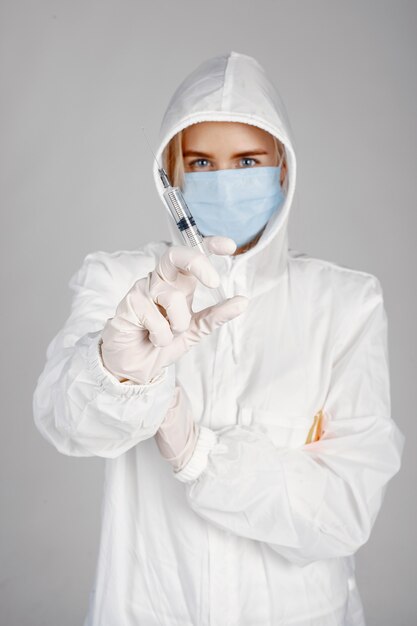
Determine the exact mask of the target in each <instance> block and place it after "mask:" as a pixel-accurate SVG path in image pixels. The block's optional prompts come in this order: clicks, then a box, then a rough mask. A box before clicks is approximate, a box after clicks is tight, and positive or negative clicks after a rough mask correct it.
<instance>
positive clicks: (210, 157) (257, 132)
mask: <svg viewBox="0 0 417 626" xmlns="http://www.w3.org/2000/svg"><path fill="white" fill-rule="evenodd" d="M182 153H183V159H184V170H185V171H186V172H209V171H213V170H227V169H234V168H246V167H266V166H276V165H278V163H277V160H276V152H275V144H274V140H273V138H272V135H270V134H269V133H267V132H266V131H264V130H262V129H261V128H257V127H256V126H251V125H249V124H241V123H239V122H200V123H198V124H192V125H191V126H188V127H187V128H186V129H184V131H183V140H182ZM284 178H285V162H284V163H283V164H282V169H281V183H283V181H284Z"/></svg>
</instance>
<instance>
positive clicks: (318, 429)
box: [306, 409, 324, 443]
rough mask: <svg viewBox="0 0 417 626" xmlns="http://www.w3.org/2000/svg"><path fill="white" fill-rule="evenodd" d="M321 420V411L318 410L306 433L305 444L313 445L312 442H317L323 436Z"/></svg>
mask: <svg viewBox="0 0 417 626" xmlns="http://www.w3.org/2000/svg"><path fill="white" fill-rule="evenodd" d="M323 420H324V413H323V410H322V409H320V411H318V412H317V413H316V414H315V416H314V420H313V424H312V426H311V428H310V430H309V431H308V435H307V439H306V443H313V442H314V441H318V440H319V439H320V437H321V436H322V434H323Z"/></svg>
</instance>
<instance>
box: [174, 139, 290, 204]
mask: <svg viewBox="0 0 417 626" xmlns="http://www.w3.org/2000/svg"><path fill="white" fill-rule="evenodd" d="M182 133H183V131H182V130H180V131H179V132H178V133H177V134H176V135H174V137H172V139H171V140H170V141H169V143H168V144H167V146H166V147H165V149H164V151H163V153H162V161H163V166H164V168H165V170H166V172H167V174H168V177H169V180H170V181H171V185H173V186H174V187H180V188H181V189H183V185H184V159H183V156H182ZM271 136H272V138H273V140H274V146H275V158H276V164H277V165H281V166H282V167H283V169H284V168H285V178H284V180H283V183H282V188H283V190H284V191H285V192H286V191H287V189H288V167H287V155H286V150H285V146H284V144H283V143H281V141H279V139H278V138H277V137H275V136H274V135H271Z"/></svg>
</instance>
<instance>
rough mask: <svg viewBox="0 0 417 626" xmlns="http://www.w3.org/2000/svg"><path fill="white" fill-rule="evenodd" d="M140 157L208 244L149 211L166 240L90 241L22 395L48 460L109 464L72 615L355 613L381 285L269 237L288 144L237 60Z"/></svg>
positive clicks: (290, 191)
mask: <svg viewBox="0 0 417 626" xmlns="http://www.w3.org/2000/svg"><path fill="white" fill-rule="evenodd" d="M156 156H157V159H158V161H162V162H163V163H164V165H165V167H166V169H167V171H168V173H169V175H170V177H171V180H172V182H173V183H174V184H181V185H182V187H183V191H184V195H185V197H186V200H187V201H188V204H189V206H190V209H191V211H192V213H193V214H194V217H195V219H196V222H197V225H198V226H199V228H200V230H201V232H202V233H203V234H204V235H206V236H207V239H206V242H207V245H208V248H209V249H210V250H211V252H212V253H213V254H212V255H211V256H210V257H209V258H208V257H206V256H205V255H202V254H201V253H200V252H198V251H197V252H196V251H195V250H193V249H191V248H188V247H186V246H184V245H182V244H183V242H182V239H181V237H180V235H179V233H178V230H177V228H176V226H175V224H174V222H173V220H172V218H171V217H170V215H169V214H168V210H167V219H168V223H169V228H170V232H171V239H172V241H159V242H151V243H149V244H147V245H146V246H144V247H143V248H142V249H141V250H137V251H132V252H127V251H121V252H113V253H105V252H101V251H100V252H95V253H92V254H88V255H87V257H86V258H85V260H84V263H83V265H82V267H81V268H80V270H79V271H78V272H77V273H76V274H75V275H74V276H73V277H72V279H71V281H70V287H71V288H72V289H73V290H74V292H75V294H74V299H73V304H72V310H71V314H70V316H69V318H68V320H67V322H66V324H65V326H64V328H63V329H62V330H61V331H60V332H59V333H58V334H57V336H56V337H55V338H54V339H53V341H52V342H51V343H50V345H49V346H48V350H47V362H46V366H45V369H44V371H43V373H42V375H41V376H40V378H39V380H38V384H37V388H36V390H35V394H34V415H35V421H36V424H37V427H38V428H39V430H40V432H41V433H42V434H43V436H44V437H45V438H46V439H48V440H49V441H50V442H51V443H52V444H53V445H54V446H55V447H56V448H57V449H58V450H59V451H60V452H62V453H63V454H68V455H73V456H93V455H95V456H101V457H103V458H105V459H106V481H105V491H104V496H103V498H104V499H103V508H102V532H101V541H100V552H99V559H98V564H97V570H96V581H95V585H94V589H93V590H92V592H91V595H90V605H89V611H88V615H87V617H86V621H85V626H93V625H94V626H98V625H100V626H115V625H123V626H133V625H135V626H136V625H137V624H140V625H144V626H145V625H146V626H148V625H149V626H151V625H153V624H155V625H156V624H164V625H165V624H166V625H178V626H196V625H197V624H201V625H202V626H203V625H204V626H208V625H210V626H226V625H227V626H232V625H233V626H243V625H248V626H249V625H250V626H254V625H255V624H259V625H262V626H267V625H268V626H276V625H277V624H281V625H286V624H291V625H293V626H295V625H297V626H307V625H308V626H342V625H343V626H363V624H365V620H364V615H363V610H362V603H361V599H360V595H359V592H358V589H357V587H356V582H355V571H354V569H355V565H354V553H355V552H356V551H357V550H358V549H359V548H360V546H362V545H363V544H364V543H365V542H366V541H367V540H368V538H369V536H370V532H371V529H372V527H373V524H374V522H375V519H376V516H377V514H378V511H379V510H380V507H381V503H382V500H383V496H384V493H385V489H386V486H387V483H388V481H389V480H390V479H391V478H392V477H393V476H394V475H395V474H396V473H397V472H398V470H399V468H400V462H401V454H402V448H403V444H404V437H403V435H402V433H401V432H400V430H399V429H398V427H397V425H396V424H395V422H394V421H393V420H392V419H391V417H390V391H389V371H388V352H387V318H386V313H385V309H384V303H383V295H382V289H381V285H380V282H379V280H378V279H377V278H376V277H375V276H373V275H372V274H369V273H367V272H364V271H360V270H355V269H350V268H347V267H343V266H340V265H337V264H335V263H332V262H329V261H324V260H321V259H317V258H313V257H310V256H308V255H306V254H301V253H298V252H295V251H293V250H291V249H288V238H287V224H288V217H289V212H290V208H291V204H292V200H293V195H294V189H295V180H296V159H295V154H294V147H293V142H292V140H291V137H290V129H289V126H288V122H287V121H286V119H285V115H284V113H283V108H282V105H281V104H280V102H279V99H278V96H277V94H276V92H275V91H274V89H273V87H272V86H271V84H270V83H269V81H268V79H267V78H266V76H265V73H264V71H263V70H262V68H261V67H260V65H259V64H258V63H257V62H256V61H255V60H254V59H253V58H251V57H249V56H247V55H243V54H238V53H236V52H231V53H230V54H225V55H221V56H218V57H215V58H213V59H210V60H208V61H207V62H205V63H203V64H202V65H200V66H199V67H198V68H197V69H196V70H195V71H194V72H193V73H192V74H190V76H188V77H187V78H186V79H185V80H184V82H183V83H182V84H181V85H180V86H179V87H178V89H177V91H176V92H175V94H174V96H173V98H172V99H171V102H170V103H169V106H168V109H167V112H166V114H165V117H164V120H163V123H162V128H161V139H160V143H159V147H158V150H157V154H156ZM154 177H155V183H156V185H157V189H158V192H159V193H160V195H161V199H162V189H161V185H160V181H159V175H158V166H157V165H156V164H155V165H154ZM219 281H220V282H221V285H222V287H223V289H224V291H225V293H226V295H227V299H226V301H224V302H220V303H219V304H217V305H213V302H212V299H211V298H212V295H211V294H212V291H211V288H213V287H216V286H217V284H218V283H219Z"/></svg>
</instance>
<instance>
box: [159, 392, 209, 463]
mask: <svg viewBox="0 0 417 626" xmlns="http://www.w3.org/2000/svg"><path fill="white" fill-rule="evenodd" d="M198 429H199V427H198V424H197V423H196V422H195V421H194V419H193V416H192V414H191V411H190V406H189V402H188V401H187V398H186V397H185V395H184V392H183V390H182V388H181V387H179V386H177V387H175V392H174V395H173V398H172V402H171V404H170V406H169V409H168V411H167V413H166V415H165V418H164V421H163V422H162V424H161V425H160V427H159V428H158V430H157V432H156V433H155V435H154V437H155V439H156V443H157V444H158V448H159V451H160V453H161V455H162V456H163V458H164V459H165V460H166V461H168V462H169V463H171V465H172V467H173V469H174V471H175V472H177V471H179V470H180V469H182V468H183V467H184V465H185V464H186V463H187V462H188V460H189V459H190V457H191V455H192V453H193V452H194V448H195V444H196V443H197V439H198Z"/></svg>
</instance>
